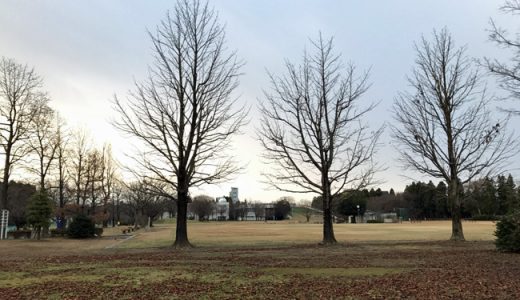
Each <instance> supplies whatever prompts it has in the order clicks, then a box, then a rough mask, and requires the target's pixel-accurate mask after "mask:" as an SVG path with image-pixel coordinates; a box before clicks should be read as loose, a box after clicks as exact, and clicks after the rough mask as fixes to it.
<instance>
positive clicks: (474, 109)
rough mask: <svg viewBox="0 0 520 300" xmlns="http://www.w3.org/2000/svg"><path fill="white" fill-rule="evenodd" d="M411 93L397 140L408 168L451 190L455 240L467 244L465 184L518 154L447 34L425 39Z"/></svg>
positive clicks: (398, 115)
mask: <svg viewBox="0 0 520 300" xmlns="http://www.w3.org/2000/svg"><path fill="white" fill-rule="evenodd" d="M416 51H417V58H416V61H415V67H414V69H413V73H412V75H411V76H410V77H409V80H408V81H409V84H410V86H411V91H406V92H402V93H400V94H399V95H398V96H397V98H396V100H395V104H394V113H395V115H394V118H395V121H396V124H395V126H393V129H394V130H393V132H394V141H395V144H396V147H397V148H398V150H399V151H400V154H401V161H402V163H403V165H404V166H405V167H407V168H409V169H412V170H416V171H418V172H420V173H422V174H426V175H429V176H432V177H435V178H441V179H443V180H444V181H445V182H446V183H447V185H448V201H449V202H450V204H451V214H452V236H451V239H452V240H464V234H463V230H462V223H461V206H462V199H461V197H460V191H461V189H462V185H463V184H465V183H467V182H469V181H470V180H471V179H473V178H475V177H476V176H478V175H480V176H486V175H488V174H490V173H494V172H496V171H498V170H500V169H501V168H502V167H504V163H506V162H507V160H508V158H510V157H511V156H513V155H514V154H515V153H516V150H515V149H516V148H515V142H514V140H513V139H512V136H511V135H510V134H508V133H507V123H506V121H498V123H497V121H493V118H492V115H491V112H490V111H489V109H488V108H487V106H488V104H489V102H490V101H491V100H492V99H491V98H490V97H488V96H487V95H486V93H485V90H484V88H483V83H482V82H481V80H480V78H481V77H480V74H479V73H478V70H477V69H476V68H475V67H473V65H472V61H471V60H470V59H469V58H468V57H467V56H466V55H465V48H456V47H455V45H454V42H453V39H452V37H451V35H450V34H449V32H448V31H447V30H446V29H443V30H442V31H440V32H434V35H433V41H431V42H430V41H428V40H426V39H425V38H422V40H421V42H420V43H419V44H417V45H416Z"/></svg>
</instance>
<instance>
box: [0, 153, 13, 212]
mask: <svg viewBox="0 0 520 300" xmlns="http://www.w3.org/2000/svg"><path fill="white" fill-rule="evenodd" d="M10 160H11V149H10V148H9V147H8V148H7V149H6V152H5V164H4V177H3V181H2V194H1V195H0V196H1V198H2V199H1V200H2V201H0V209H9V208H8V202H7V195H8V194H7V192H8V191H7V190H8V188H9V168H10Z"/></svg>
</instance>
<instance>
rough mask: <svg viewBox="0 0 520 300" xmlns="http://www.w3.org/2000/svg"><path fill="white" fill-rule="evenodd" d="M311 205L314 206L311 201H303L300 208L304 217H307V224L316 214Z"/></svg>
mask: <svg viewBox="0 0 520 300" xmlns="http://www.w3.org/2000/svg"><path fill="white" fill-rule="evenodd" d="M311 205H312V201H310V200H301V201H300V207H301V208H302V210H303V215H304V216H305V220H306V221H307V223H309V221H310V220H311V218H312V215H313V214H314V211H313V209H312V207H311Z"/></svg>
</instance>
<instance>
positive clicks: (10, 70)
mask: <svg viewBox="0 0 520 300" xmlns="http://www.w3.org/2000/svg"><path fill="white" fill-rule="evenodd" d="M41 85H42V80H41V78H40V77H39V76H38V75H37V74H36V73H35V72H34V70H33V69H31V68H29V67H28V66H27V65H22V64H19V63H17V62H16V61H14V60H13V59H9V58H5V57H2V58H0V143H1V145H2V150H3V153H2V154H3V156H4V164H3V177H2V189H1V191H0V208H8V198H7V195H8V188H9V178H10V176H11V173H12V170H13V166H14V165H15V164H16V163H17V162H18V161H20V160H21V159H22V158H24V157H25V155H26V154H27V153H28V152H29V150H30V149H29V147H27V143H26V141H27V138H28V136H29V133H30V131H31V129H32V120H33V119H34V117H35V115H36V114H37V111H38V110H37V104H38V103H39V101H38V99H39V98H40V97H41V92H40V91H39V89H40V87H41Z"/></svg>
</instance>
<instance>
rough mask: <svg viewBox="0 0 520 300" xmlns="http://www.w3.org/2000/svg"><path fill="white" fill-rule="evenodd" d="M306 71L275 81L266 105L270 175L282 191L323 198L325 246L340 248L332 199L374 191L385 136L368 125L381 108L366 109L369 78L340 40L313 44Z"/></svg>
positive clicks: (264, 136)
mask: <svg viewBox="0 0 520 300" xmlns="http://www.w3.org/2000/svg"><path fill="white" fill-rule="evenodd" d="M312 46H313V49H314V50H315V52H314V54H312V55H309V54H308V53H305V54H304V56H303V63H302V64H301V65H299V66H296V65H294V64H292V63H290V62H287V63H286V69H287V73H286V74H285V75H284V76H282V77H277V76H274V75H272V74H270V77H271V84H272V91H271V92H270V93H269V92H266V93H265V98H266V101H265V102H264V103H262V105H261V111H262V126H261V129H260V131H259V136H260V141H261V143H262V145H263V147H264V148H265V155H264V157H265V159H266V161H267V162H268V163H271V164H272V165H273V166H274V169H273V170H272V171H271V172H270V173H267V174H265V176H266V179H267V183H268V184H270V185H271V186H273V187H275V188H276V189H278V190H281V191H286V192H294V193H316V194H319V195H321V196H322V197H323V211H324V214H323V241H322V243H323V244H334V243H336V238H335V237H334V230H333V227H332V211H331V209H332V207H331V201H332V197H333V196H335V195H336V194H338V193H339V192H341V191H342V190H344V189H345V188H354V189H357V188H361V187H364V186H366V185H367V184H369V183H370V182H371V180H372V178H373V175H374V172H375V171H376V168H375V165H374V164H373V163H372V156H373V154H374V152H375V148H376V144H377V141H378V138H379V136H380V135H381V132H382V129H379V130H376V131H373V132H370V131H369V128H368V127H367V126H366V125H365V124H363V123H362V122H361V119H362V118H363V117H364V116H365V115H366V114H367V113H368V112H369V111H371V110H372V109H373V108H374V105H373V104H372V105H368V106H366V107H364V108H362V107H360V105H359V102H361V101H362V98H361V97H362V96H363V94H364V93H365V92H366V91H367V89H368V88H369V84H368V82H367V80H368V73H363V74H361V75H360V76H359V75H358V74H357V72H356V68H355V67H354V66H353V65H348V66H346V68H345V67H344V66H343V64H342V63H341V61H340V57H339V56H338V55H336V54H334V52H333V44H332V39H330V40H328V41H325V40H323V38H322V37H321V35H320V37H319V39H318V40H317V41H315V42H313V43H312Z"/></svg>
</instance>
